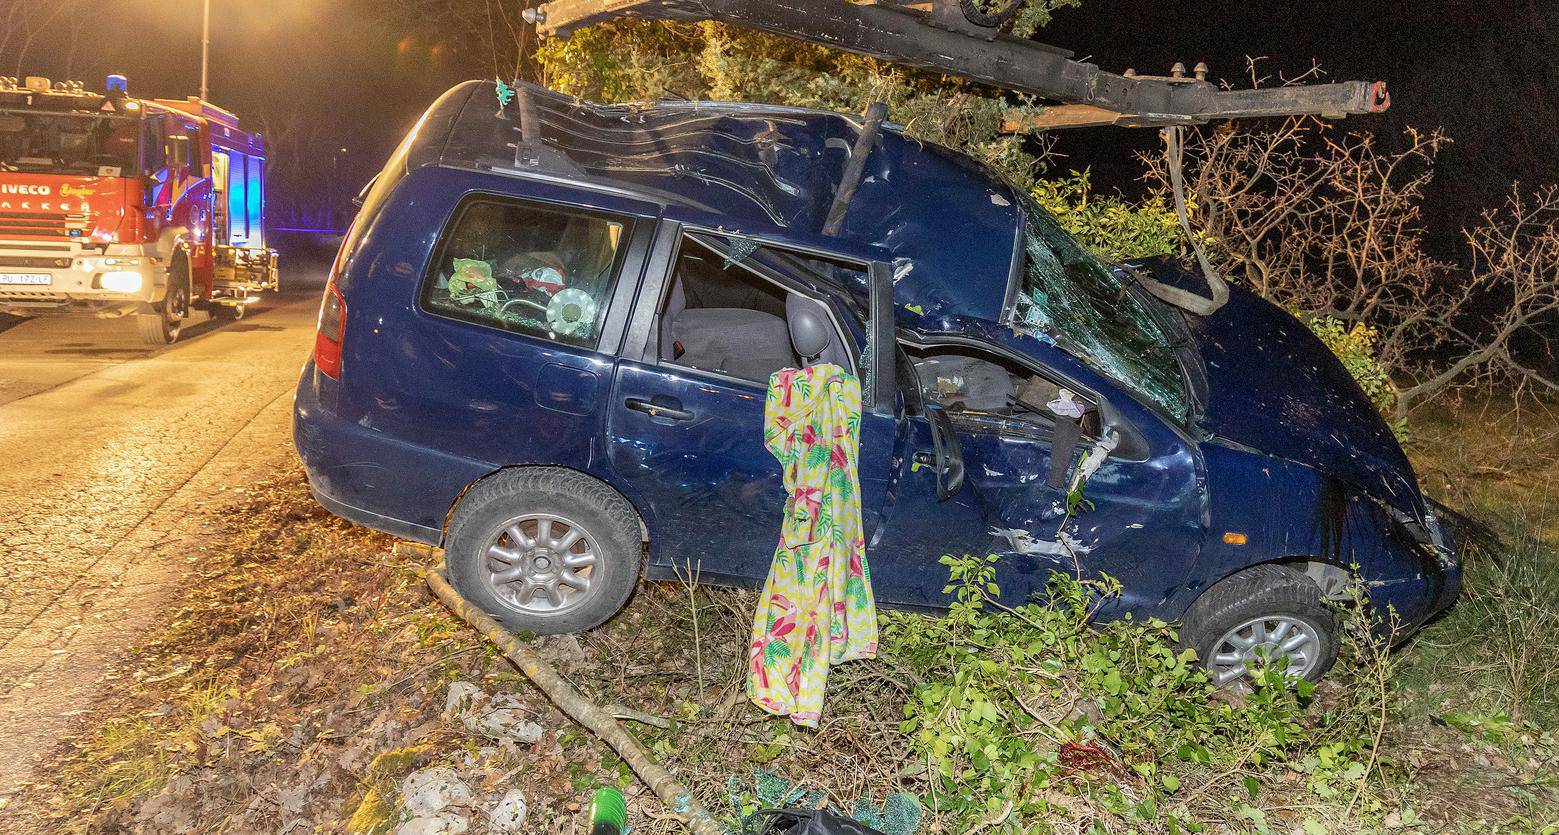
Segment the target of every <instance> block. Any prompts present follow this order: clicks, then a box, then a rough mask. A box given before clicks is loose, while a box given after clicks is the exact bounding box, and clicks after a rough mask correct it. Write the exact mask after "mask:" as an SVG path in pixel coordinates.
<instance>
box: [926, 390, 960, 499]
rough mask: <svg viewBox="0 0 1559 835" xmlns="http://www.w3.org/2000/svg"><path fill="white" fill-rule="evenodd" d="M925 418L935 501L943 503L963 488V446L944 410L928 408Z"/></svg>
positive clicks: (951, 420) (934, 407) (938, 407)
mask: <svg viewBox="0 0 1559 835" xmlns="http://www.w3.org/2000/svg"><path fill="white" fill-rule="evenodd" d="M926 416H927V417H928V418H929V419H930V422H931V454H932V457H933V460H932V461H931V466H933V467H935V468H936V500H937V501H939V502H945V501H947V500H948V499H951V498H952V497H954V496H956V495H958V491H959V490H962V489H963V487H964V451H963V445H962V444H960V443H959V442H958V430H957V429H956V428H955V427H954V426H953V419H952V418H951V417H948V415H947V410H946V409H944V408H942V407H940V406H933V407H928V408H927V409H926Z"/></svg>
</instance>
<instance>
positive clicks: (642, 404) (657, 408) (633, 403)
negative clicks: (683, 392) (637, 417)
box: [623, 397, 693, 420]
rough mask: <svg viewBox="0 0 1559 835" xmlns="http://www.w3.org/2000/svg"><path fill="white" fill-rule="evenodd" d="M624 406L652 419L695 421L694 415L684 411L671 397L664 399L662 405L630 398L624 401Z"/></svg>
mask: <svg viewBox="0 0 1559 835" xmlns="http://www.w3.org/2000/svg"><path fill="white" fill-rule="evenodd" d="M623 405H625V406H627V407H628V408H630V409H632V410H634V411H635V412H643V413H645V414H647V415H649V416H650V417H652V418H666V419H667V420H692V419H693V413H692V412H689V411H688V410H686V409H683V408H682V403H681V402H680V401H678V400H676V399H675V398H671V397H667V398H663V402H661V403H656V402H653V401H650V400H645V399H644V398H642V397H630V398H628V399H627V400H626V401H624V403H623Z"/></svg>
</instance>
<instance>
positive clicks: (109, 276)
mask: <svg viewBox="0 0 1559 835" xmlns="http://www.w3.org/2000/svg"><path fill="white" fill-rule="evenodd" d="M97 286H99V287H102V288H103V289H104V290H108V291H110V292H113V293H139V292H140V291H141V274H140V273H138V272H133V271H131V270H114V271H113V272H109V273H103V274H102V275H101V276H99V277H98V280H97Z"/></svg>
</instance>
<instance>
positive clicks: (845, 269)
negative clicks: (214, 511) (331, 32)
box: [295, 82, 1461, 685]
mask: <svg viewBox="0 0 1559 835" xmlns="http://www.w3.org/2000/svg"><path fill="white" fill-rule="evenodd" d="M1139 269H1141V270H1151V271H1152V272H1153V274H1154V275H1155V276H1156V277H1157V278H1158V279H1159V280H1160V281H1164V282H1169V283H1175V282H1178V283H1181V284H1183V285H1185V286H1191V285H1193V284H1194V283H1195V282H1196V281H1197V280H1198V279H1196V278H1195V277H1194V276H1189V275H1187V274H1185V273H1183V272H1181V271H1179V270H1178V269H1177V268H1176V267H1175V266H1174V265H1172V264H1169V263H1167V262H1160V263H1151V264H1145V265H1138V266H1136V267H1125V266H1112V265H1107V264H1104V263H1101V262H1100V261H1099V260H1097V259H1095V258H1094V257H1093V256H1091V255H1090V254H1088V253H1087V252H1086V251H1084V250H1083V249H1082V248H1081V247H1080V246H1079V245H1078V244H1077V242H1076V241H1075V240H1073V239H1072V238H1071V237H1070V236H1069V235H1067V233H1065V232H1064V231H1063V230H1062V229H1061V228H1060V227H1059V226H1058V225H1057V224H1056V222H1055V221H1054V220H1053V219H1052V218H1051V217H1049V216H1048V215H1046V213H1045V212H1044V211H1043V210H1042V209H1041V208H1040V207H1039V206H1038V205H1036V204H1035V203H1034V202H1033V201H1032V200H1031V199H1030V198H1029V196H1028V195H1026V194H1025V193H1023V192H1022V191H1021V190H1019V189H1016V188H1014V187H1013V186H1011V185H1010V184H1008V183H1007V182H1005V181H1003V180H1002V179H1000V178H999V177H997V176H995V175H993V174H992V173H991V172H989V171H988V170H986V169H984V168H982V167H981V166H979V165H978V164H976V163H975V162H973V161H972V160H970V159H969V158H967V157H965V156H963V155H961V154H959V153H956V152H954V151H951V150H948V149H945V148H941V147H936V146H933V145H928V144H925V143H922V142H918V141H916V140H913V139H910V138H908V137H905V136H904V135H903V134H902V132H901V130H899V129H898V128H896V127H895V126H893V125H879V124H877V123H875V122H873V120H871V119H869V118H865V119H863V118H856V117H850V116H843V115H839V114H833V113H826V112H819V111H813V110H804V109H797V108H787V107H777V106H769V105H756V104H740V103H711V102H666V103H659V104H654V105H642V106H603V105H597V104H591V103H587V102H582V101H579V100H577V99H573V98H569V97H564V96H560V95H557V94H555V93H551V92H549V91H546V90H543V89H541V88H537V87H530V86H522V87H521V88H520V90H519V96H518V98H517V100H515V101H513V102H511V103H508V104H507V105H506V106H500V105H499V101H498V97H497V95H496V90H495V87H494V85H493V84H492V83H491V82H486V83H484V82H468V83H466V84H462V85H460V86H457V87H455V88H454V89H452V90H450V91H449V92H448V93H446V94H445V95H443V96H442V97H441V98H440V99H439V100H438V101H437V102H435V103H434V104H433V105H432V107H431V108H430V109H429V110H428V111H427V113H426V114H425V115H424V116H423V118H422V119H421V121H420V122H419V123H418V124H417V126H416V127H415V128H414V129H413V130H412V131H411V133H410V134H409V135H408V136H407V137H406V138H405V140H404V141H403V142H402V144H401V145H400V147H399V148H398V149H397V150H396V151H395V153H394V155H393V156H392V157H391V158H390V160H389V162H388V164H386V166H385V167H384V169H383V171H382V172H381V173H380V174H379V175H378V176H377V178H376V179H375V180H374V181H373V182H372V183H371V184H370V185H369V187H368V189H367V190H366V191H365V193H364V195H363V198H362V209H361V212H360V213H359V215H358V217H357V218H356V220H355V222H354V223H353V224H352V227H351V229H350V230H349V232H348V233H347V236H346V239H345V242H344V243H343V245H342V247H341V250H340V253H339V255H338V256H337V259H336V262H335V264H334V266H333V267H332V270H331V274H330V280H329V284H328V286H327V288H326V291H325V297H324V302H323V306H322V309H321V312H320V318H319V331H318V333H317V335H316V344H315V350H314V354H313V356H312V357H311V358H310V359H309V361H308V362H307V364H306V365H305V366H304V369H303V375H302V379H301V381H300V382H299V387H298V391H297V402H296V415H295V439H296V444H297V448H298V451H299V453H300V454H301V456H302V458H303V461H304V463H305V465H306V468H307V471H308V477H309V481H310V484H311V486H312V488H313V491H314V495H315V496H316V497H317V498H318V500H319V501H320V502H321V503H322V504H323V505H324V506H325V507H327V508H328V509H330V510H331V511H332V512H333V513H335V514H337V515H339V516H341V517H343V518H345V519H348V520H351V521H353V522H356V523H358V524H362V525H366V526H368V527H371V528H375V529H378V530H381V531H385V532H387V533H390V534H394V535H396V536H399V537H404V538H407V539H411V540H415V541H418V542H423V543H427V544H429V545H434V546H441V547H443V549H444V553H445V559H446V563H447V567H448V571H449V574H450V578H451V580H452V582H453V583H454V585H455V586H456V587H457V588H458V589H459V590H460V591H461V593H462V594H464V595H465V596H466V597H467V598H468V599H470V600H472V601H473V602H474V603H476V604H477V605H479V606H481V607H482V608H483V609H485V610H486V611H488V612H490V613H492V614H493V615H494V616H495V617H496V618H498V619H499V620H500V621H501V622H503V623H504V624H506V625H507V626H509V627H511V628H513V629H517V630H529V631H532V632H537V633H557V632H571V631H579V630H585V629H589V628H592V627H594V626H596V625H598V624H600V623H602V622H604V621H605V620H607V619H608V618H610V617H611V616H612V615H613V614H614V613H615V612H617V611H618V610H619V609H620V608H621V607H622V606H623V605H624V604H625V603H626V601H627V600H628V597H629V595H630V594H631V593H632V591H633V589H634V587H635V585H636V583H637V581H638V579H639V578H640V577H641V576H643V577H647V578H651V579H669V578H671V577H673V576H674V574H675V572H676V571H678V570H679V569H683V570H685V569H691V570H694V571H697V572H698V574H699V575H700V577H701V578H702V579H703V580H704V581H705V582H712V583H721V584H731V585H754V586H756V585H759V584H761V583H762V581H763V579H764V577H765V576H766V575H767V573H768V569H769V561H770V557H771V556H772V553H773V550H774V545H775V543H776V541H777V539H778V531H779V523H780V516H781V511H782V508H783V506H784V503H785V498H786V496H785V491H784V488H783V486H782V484H781V479H780V473H779V466H778V464H777V462H776V461H775V460H774V458H773V456H772V455H771V454H770V453H769V452H768V450H767V449H765V447H764V445H763V443H762V423H763V409H764V394H765V391H766V388H767V381H768V378H769V375H770V374H771V373H773V372H774V371H776V370H778V369H780V368H784V367H787V366H801V365H805V364H808V363H813V362H831V363H836V364H838V365H840V366H841V367H843V368H845V369H846V370H848V371H851V372H852V373H855V374H857V375H858V376H859V377H860V378H861V380H862V381H863V391H864V392H865V397H864V399H865V401H866V402H865V409H864V412H865V413H864V414H863V417H862V421H861V453H860V483H861V493H862V496H861V497H862V503H863V522H864V528H865V534H866V537H867V554H868V560H869V562H870V565H871V576H872V583H873V587H874V590H875V593H876V597H877V599H878V601H880V602H882V603H884V604H885V605H890V606H900V607H910V608H921V609H935V608H937V607H945V606H946V604H947V603H948V600H949V596H948V595H947V594H945V593H944V592H943V588H944V586H945V584H946V582H947V579H948V575H947V568H946V566H945V565H942V564H941V563H940V562H939V559H940V558H941V557H942V556H943V555H945V554H965V553H970V554H981V555H984V554H994V555H996V556H997V557H998V562H997V579H998V582H999V584H1000V587H1001V592H1002V598H1003V599H1004V600H1008V601H1022V600H1025V599H1028V598H1030V597H1031V596H1033V595H1035V594H1037V593H1040V592H1042V591H1043V589H1044V587H1045V585H1046V583H1047V581H1048V579H1049V577H1050V575H1051V573H1052V572H1054V571H1066V572H1080V573H1082V574H1083V575H1085V576H1097V575H1099V574H1105V573H1107V574H1109V575H1111V576H1113V577H1115V578H1116V579H1118V580H1119V581H1120V583H1121V586H1122V590H1121V592H1120V593H1119V594H1118V595H1115V596H1113V597H1111V598H1110V599H1108V600H1107V601H1104V603H1103V606H1102V609H1101V616H1103V617H1121V616H1124V615H1127V614H1130V615H1132V616H1134V617H1138V618H1141V617H1147V616H1155V617H1159V618H1162V619H1165V620H1170V621H1179V622H1180V623H1181V633H1180V634H1181V640H1182V641H1183V642H1184V643H1185V644H1186V645H1187V646H1189V647H1192V648H1194V649H1196V650H1197V652H1198V654H1199V657H1200V658H1201V659H1203V660H1204V663H1205V664H1206V665H1207V666H1208V668H1209V671H1210V674H1211V675H1212V676H1213V677H1214V678H1215V679H1216V680H1217V681H1219V682H1221V683H1224V684H1230V685H1238V684H1239V683H1240V682H1241V681H1242V680H1243V678H1244V676H1245V675H1246V673H1247V672H1248V670H1249V669H1250V666H1251V664H1252V662H1254V661H1255V660H1256V659H1257V658H1268V659H1271V658H1275V657H1279V656H1281V657H1284V658H1286V659H1287V663H1288V670H1289V672H1290V673H1291V674H1292V675H1296V676H1305V677H1308V678H1312V679H1314V678H1316V677H1318V676H1320V675H1321V674H1322V673H1324V672H1325V671H1326V669H1327V668H1328V666H1329V665H1330V664H1331V662H1332V660H1333V659H1334V658H1335V656H1336V653H1337V648H1338V643H1339V629H1340V626H1339V623H1338V620H1337V618H1336V617H1335V616H1334V615H1333V607H1331V606H1329V605H1327V602H1326V598H1328V597H1332V598H1335V597H1338V596H1340V595H1342V594H1344V593H1345V592H1346V591H1347V589H1348V588H1349V587H1350V586H1351V584H1352V582H1353V579H1354V577H1355V576H1356V577H1357V578H1358V580H1359V581H1360V582H1362V588H1363V589H1364V590H1365V592H1366V593H1367V596H1368V599H1369V601H1370V603H1371V605H1372V606H1373V607H1375V608H1376V609H1377V610H1379V611H1380V612H1382V613H1386V614H1389V615H1390V617H1391V618H1392V620H1393V622H1394V623H1395V625H1396V627H1397V633H1396V634H1398V635H1405V634H1409V633H1411V631H1412V630H1414V629H1416V628H1417V627H1418V626H1419V625H1421V624H1422V623H1424V622H1425V621H1426V620H1427V619H1429V618H1430V617H1432V616H1433V615H1435V614H1436V613H1438V612H1440V611H1442V610H1443V609H1445V608H1446V607H1448V606H1449V605H1450V604H1451V603H1452V601H1453V600H1454V599H1455V597H1456V594H1457V592H1458V590H1459V587H1460V583H1461V569H1460V565H1459V563H1458V561H1457V559H1456V557H1455V554H1454V551H1453V548H1452V546H1451V545H1450V543H1448V542H1447V540H1446V538H1445V536H1444V535H1443V534H1442V533H1441V529H1440V525H1439V524H1438V523H1437V521H1436V518H1435V516H1434V513H1433V511H1432V510H1431V508H1430V506H1429V505H1428V504H1427V503H1426V501H1425V499H1424V497H1423V496H1422V494H1421V493H1420V491H1419V488H1418V484H1417V481H1416V479H1415V477H1414V474H1413V471H1412V468H1411V467H1410V465H1409V464H1408V461H1407V459H1406V457H1405V456H1404V455H1403V452H1402V450H1401V448H1400V447H1399V445H1398V444H1397V442H1396V440H1395V439H1394V438H1393V436H1392V434H1391V432H1390V430H1389V429H1388V428H1387V426H1386V425H1385V424H1384V422H1383V421H1382V420H1381V419H1380V417H1379V416H1378V415H1377V414H1376V412H1375V410H1374V409H1373V408H1372V406H1371V405H1370V403H1369V402H1368V400H1367V399H1366V398H1365V396H1364V395H1363V393H1362V392H1361V391H1360V390H1359V388H1358V386H1357V385H1356V384H1355V383H1354V381H1353V380H1352V378H1351V377H1350V376H1349V375H1348V373H1347V371H1346V370H1345V369H1344V368H1343V367H1342V366H1341V365H1340V364H1339V363H1338V362H1337V360H1336V359H1335V358H1334V357H1333V356H1332V355H1331V354H1330V353H1329V352H1328V351H1327V349H1326V348H1325V346H1323V345H1322V344H1321V343H1320V342H1319V341H1318V340H1317V339H1316V338H1315V337H1314V336H1312V335H1311V333H1310V332H1309V330H1308V329H1307V328H1306V327H1305V326H1304V325H1303V324H1302V323H1300V322H1299V321H1297V320H1296V319H1294V318H1293V317H1291V316H1289V315H1288V314H1287V313H1285V312H1283V311H1281V310H1279V309H1278V308H1276V307H1274V306H1272V305H1270V304H1268V303H1267V302H1265V301H1263V300H1261V299H1259V298H1257V297H1256V296H1254V295H1251V294H1249V293H1246V292H1244V291H1241V290H1239V289H1238V288H1236V289H1235V290H1234V291H1233V294H1232V297H1231V299H1230V301H1229V302H1228V304H1227V305H1226V306H1224V307H1223V308H1222V309H1220V310H1218V311H1217V312H1215V313H1213V314H1211V315H1208V316H1195V315H1191V314H1187V313H1183V312H1182V311H1180V310H1178V309H1176V308H1173V307H1171V306H1169V305H1167V304H1165V303H1163V302H1161V301H1159V300H1157V299H1156V298H1154V297H1153V296H1152V295H1150V294H1149V293H1147V292H1145V291H1144V289H1143V287H1142V286H1141V283H1140V282H1139V280H1138V278H1137V277H1136V276H1137V275H1138V272H1137V270H1139ZM1079 488H1080V489H1081V491H1082V493H1083V496H1084V497H1085V498H1086V499H1087V502H1088V504H1087V506H1086V507H1087V509H1086V511H1085V512H1081V513H1072V514H1069V513H1068V510H1067V507H1068V502H1067V496H1068V494H1069V493H1070V492H1071V491H1073V490H1074V489H1079Z"/></svg>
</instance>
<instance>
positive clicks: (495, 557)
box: [482, 513, 603, 615]
mask: <svg viewBox="0 0 1559 835" xmlns="http://www.w3.org/2000/svg"><path fill="white" fill-rule="evenodd" d="M482 558H483V559H482V562H483V566H482V568H483V572H482V573H483V576H484V578H485V579H486V581H487V584H488V586H489V588H490V589H491V591H492V592H493V594H494V596H495V597H497V598H498V600H499V601H500V602H502V603H503V604H504V605H505V606H508V607H509V608H511V609H514V610H516V611H519V612H524V613H526V614H532V615H555V614H558V613H560V612H565V611H568V610H570V609H573V608H576V607H578V606H579V605H581V604H582V603H583V602H584V600H585V599H586V598H588V597H589V595H590V592H591V591H592V590H594V589H595V588H596V586H597V585H599V583H600V574H601V571H602V570H603V569H602V568H601V558H600V550H599V549H598V548H597V546H596V541H595V537H593V536H591V535H590V533H589V531H587V530H585V528H584V527H583V526H581V525H580V524H579V523H577V522H574V521H573V520H570V519H567V518H564V517H562V516H557V515H555V514H550V513H531V514H526V515H524V516H517V517H515V518H513V519H510V520H509V521H507V522H505V523H503V524H502V525H501V526H499V527H498V529H497V530H496V531H495V532H494V533H493V535H492V536H490V537H488V541H487V547H486V548H485V549H484V551H483V554H482Z"/></svg>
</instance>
